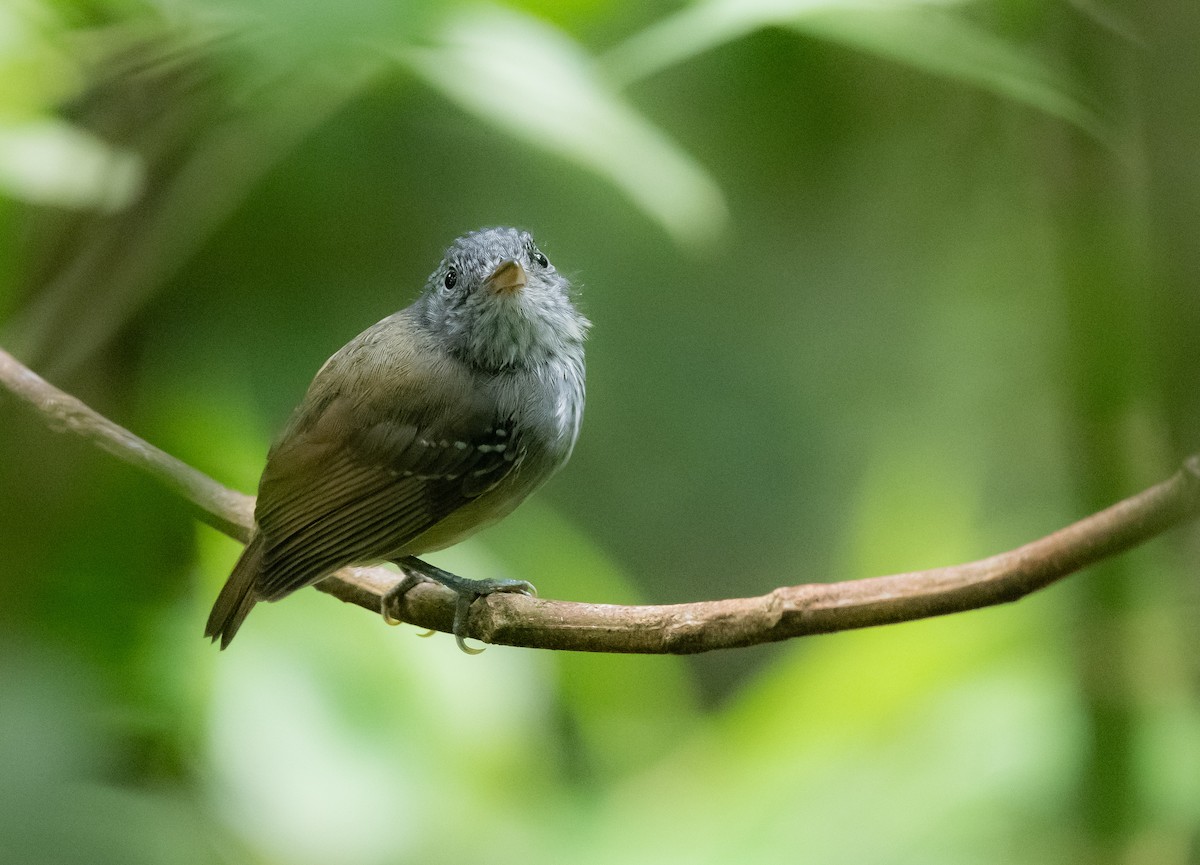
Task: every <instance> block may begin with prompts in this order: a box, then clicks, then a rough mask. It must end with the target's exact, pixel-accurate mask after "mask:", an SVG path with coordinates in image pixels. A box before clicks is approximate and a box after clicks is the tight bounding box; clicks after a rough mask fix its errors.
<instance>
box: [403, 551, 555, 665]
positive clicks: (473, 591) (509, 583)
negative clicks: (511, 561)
mask: <svg viewBox="0 0 1200 865" xmlns="http://www.w3.org/2000/svg"><path fill="white" fill-rule="evenodd" d="M397 564H398V565H400V567H401V569H402V570H403V571H404V574H405V579H404V580H402V581H401V582H400V583H398V584H397V585H396V586H395V588H393V589H391V590H390V591H389V592H388V593H387V595H385V596H384V599H383V608H384V610H385V613H384V620H385V621H386V620H388V619H389V618H390V617H389V616H388V615H387V613H386V610H387V609H388V607H389V606H390V604H391V603H392V602H393V601H394V600H395V599H397V598H399V597H400V596H401V595H403V594H404V593H405V592H407V591H409V590H410V589H411V588H412V587H413V586H415V585H416V584H417V583H419V582H423V581H425V580H433V581H434V582H437V583H441V584H442V585H443V586H445V587H446V588H448V589H450V590H451V591H453V592H454V593H455V594H457V595H458V603H457V604H455V606H454V627H453V628H452V631H453V633H454V640H455V642H457V643H458V647H459V648H460V649H462V650H463V651H464V652H466V653H467V654H468V655H478V654H479V653H480V652H482V651H483V649H472V648H471V647H470V646H468V645H467V644H466V639H465V638H466V630H467V620H468V619H469V618H470V615H471V604H473V603H474V602H475V599H476V598H481V597H483V596H484V595H491V594H495V593H496V592H515V593H517V594H521V595H530V596H536V595H537V589H535V588H534V587H533V583H530V582H528V581H526V580H507V579H486V580H472V579H468V578H467V577H460V576H458V574H452V573H450V572H449V571H443V570H442V569H441V568H438V567H435V566H433V565H431V564H429V563H428V562H423V561H421V560H420V559H418V558H413V557H410V558H406V559H403V560H402V561H400V562H397ZM429 633H433V632H432V631H430V632H429ZM423 636H428V635H427V634H426V635H423Z"/></svg>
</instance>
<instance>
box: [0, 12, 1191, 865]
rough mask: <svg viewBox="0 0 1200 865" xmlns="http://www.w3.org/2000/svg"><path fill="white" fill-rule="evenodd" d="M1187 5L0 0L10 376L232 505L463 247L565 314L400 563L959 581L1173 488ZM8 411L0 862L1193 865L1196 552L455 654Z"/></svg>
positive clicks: (617, 573) (693, 585) (692, 584)
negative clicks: (482, 232)
mask: <svg viewBox="0 0 1200 865" xmlns="http://www.w3.org/2000/svg"><path fill="white" fill-rule="evenodd" d="M1198 44H1200V6H1197V4H1195V3H1194V2H1190V0H1148V2H1143V3H1132V2H1128V3H1126V2H1115V3H1104V4H1100V3H1095V4H1093V3H1091V2H1090V0H1083V2H1076V3H1071V4H1068V3H1061V2H1034V0H979V2H974V3H960V2H936V3H935V2H911V0H891V2H879V3H866V2H832V0H824V2H822V0H807V2H804V0H749V2H734V0H702V2H697V3H695V4H693V5H690V6H689V5H680V4H676V3H666V2H651V3H634V2H621V0H576V2H569V3H551V2H529V3H525V4H509V5H507V6H484V5H474V4H470V5H464V4H459V3H433V2H421V0H407V2H401V0H344V2H339V3H319V2H316V0H304V2H300V3H293V2H283V0H247V2H244V3H237V2H234V0H228V2H226V0H204V2H201V0H194V2H177V3H171V2H166V0H160V2H157V3H153V2H143V0H94V2H74V3H72V2H65V0H62V2H53V0H0V346H3V347H4V348H6V349H7V350H10V351H12V352H13V353H14V354H16V355H17V356H18V357H19V358H20V359H21V360H22V361H24V362H26V363H28V364H29V365H30V366H32V367H33V368H34V369H36V370H37V371H38V372H39V373H41V374H43V375H45V376H46V377H47V378H49V379H50V380H51V381H53V382H54V383H56V384H58V385H59V386H61V387H63V388H64V389H66V390H68V391H70V392H71V393H74V394H76V395H78V396H80V397H81V398H82V399H84V400H85V401H87V402H88V403H89V404H91V405H93V406H94V407H96V408H97V409H98V410H100V411H101V412H103V413H104V414H106V415H107V416H109V417H111V418H113V419H114V420H115V421H117V422H118V423H121V424H123V425H125V426H127V427H128V428H130V429H132V430H133V431H135V432H137V433H138V434H140V435H142V436H144V437H145V438H147V439H148V440H150V441H151V442H153V443H155V444H157V445H158V446H160V447H162V448H164V449H166V450H167V451H169V452H171V453H173V454H175V455H177V456H179V457H180V458H182V459H184V460H186V461H187V462H189V463H191V464H193V465H195V466H197V467H199V468H201V469H202V470H204V471H206V472H209V473H210V474H212V475H213V476H214V477H216V478H218V479H219V480H221V481H223V482H225V483H227V484H229V485H231V486H234V487H237V488H239V489H242V490H246V491H252V490H253V488H254V486H255V483H256V481H257V476H258V472H259V471H260V470H261V466H262V463H263V458H264V455H265V452H266V448H267V445H268V444H269V442H270V439H271V436H272V435H273V434H274V432H275V431H276V430H278V428H279V427H280V426H281V424H282V423H283V420H284V419H285V417H286V415H287V413H288V411H289V410H290V408H291V407H292V406H293V405H294V404H295V403H296V401H297V400H298V399H299V397H300V395H301V394H302V393H303V390H304V387H305V385H306V384H307V382H308V380H309V378H310V377H311V376H312V374H313V372H314V371H315V370H316V369H317V367H318V366H319V365H320V364H321V363H322V362H323V360H324V359H325V358H326V357H327V356H328V355H329V354H330V353H332V352H333V351H334V350H336V349H337V348H338V347H339V346H340V345H342V344H343V343H344V342H346V341H347V340H348V339H350V338H351V337H352V336H353V335H355V334H356V333H357V332H358V331H360V330H361V329H363V328H364V327H365V326H367V325H368V324H370V323H372V322H374V321H376V320H377V319H379V318H381V317H383V316H384V315H386V314H388V313H390V312H392V311H394V310H395V309H397V308H399V307H401V306H404V305H406V304H407V303H409V302H410V300H411V299H412V298H413V297H414V296H415V294H416V292H417V291H418V289H419V288H420V286H421V284H422V282H423V280H424V278H425V276H426V275H427V274H428V273H429V272H430V271H431V270H432V269H433V268H434V266H435V265H436V264H437V261H438V259H439V257H440V255H441V252H442V250H443V249H444V248H445V246H446V245H447V244H448V243H449V241H450V240H451V239H453V238H454V237H455V236H456V235H458V234H461V233H463V232H464V231H467V230H471V229H474V228H477V227H480V226H483V225H493V224H516V225H520V226H522V227H525V228H528V229H530V230H531V231H532V232H533V233H534V235H535V236H536V237H537V238H538V241H539V243H540V245H541V247H542V248H543V249H544V250H545V251H546V253H547V255H549V256H550V258H551V260H552V261H554V263H555V264H556V265H557V267H558V268H559V269H560V270H561V271H563V272H565V273H567V274H569V275H570V276H571V277H572V278H573V279H574V280H575V282H576V283H577V284H578V285H580V286H581V292H580V301H579V302H580V305H581V306H582V308H583V309H584V311H585V312H586V313H587V314H588V316H589V317H590V318H591V319H592V320H593V321H594V323H595V327H594V329H593V332H592V337H591V341H590V343H589V347H588V391H589V392H588V410H587V414H586V418H585V422H584V428H583V434H582V437H581V439H580V442H579V445H578V447H577V449H576V453H575V456H574V458H573V460H572V462H571V464H570V465H569V466H568V467H567V468H566V469H565V470H564V471H563V472H561V473H560V474H559V475H558V476H556V477H555V478H554V480H553V481H552V482H551V483H550V484H549V485H548V486H547V487H546V488H545V490H544V491H542V492H541V493H539V494H538V495H537V496H536V497H535V498H534V500H532V501H530V502H529V503H527V504H526V505H524V506H523V507H522V508H521V509H520V510H518V511H517V513H516V514H514V515H513V516H512V517H511V518H509V519H508V520H506V521H505V522H504V523H502V524H501V525H499V526H497V527H495V528H493V529H491V530H489V531H487V532H486V533H484V534H483V535H481V536H479V537H478V538H475V539H472V540H470V541H469V542H467V543H464V544H462V545H461V546H459V547H457V548H455V549H453V550H451V551H447V552H446V553H445V554H441V555H440V556H438V557H435V561H437V562H438V563H440V564H442V565H443V566H445V567H448V568H450V569H452V570H456V571H458V572H461V573H465V574H469V575H473V576H487V575H506V576H519V577H521V578H525V579H529V580H531V581H533V582H534V583H536V584H537V586H538V587H539V590H540V592H541V594H542V595H543V596H546V597H553V598H562V599H571V600H579V601H595V602H670V601H686V600H700V599H707V598H718V597H725V596H739V595H751V594H761V593H764V592H766V591H769V590H770V589H771V588H773V587H775V586H778V585H787V584H794V583H801V582H813V581H823V580H835V579H849V578H855V577H864V576H870V575H876V574H884V573H894V572H899V571H905V570H911V569H918V568H924V567H933V566H938V565H946V564H953V563H956V562H960V561H967V560H970V559H974V558H981V557H983V556H986V555H990V554H992V553H995V552H998V551H1001V550H1004V549H1008V548H1010V547H1013V546H1017V545H1019V544H1020V543H1023V542H1024V541H1027V540H1030V539H1032V538H1034V537H1037V536H1039V535H1041V534H1045V533H1047V532H1049V531H1051V530H1053V529H1055V528H1057V527H1059V526H1061V525H1064V524H1066V523H1067V522H1070V521H1071V520H1073V519H1076V518H1078V517H1080V516H1082V515H1084V514H1086V513H1088V512H1090V511H1093V510H1097V509H1099V508H1101V507H1103V506H1105V505H1107V504H1109V503H1111V502H1112V501H1115V500H1117V499H1119V498H1121V497H1124V496H1126V495H1129V494H1132V493H1133V492H1136V491H1137V490H1139V489H1141V488H1143V487H1145V486H1148V485H1149V484H1151V483H1154V482H1156V481H1158V480H1160V479H1162V478H1163V477H1165V476H1166V475H1168V474H1169V473H1170V472H1171V471H1173V470H1174V468H1175V467H1176V466H1177V465H1178V463H1179V462H1180V460H1182V459H1183V458H1184V457H1185V456H1186V455H1187V454H1188V453H1190V452H1194V451H1195V450H1197V448H1198V447H1200V445H1198V442H1200V363H1198V361H1200V350H1198V345H1200V294H1198V288H1200V244H1198V243H1197V241H1196V237H1197V228H1198V226H1200V168H1198V167H1197V165H1198V162H1197V159H1198V156H1197V155H1198V154H1200V54H1198V53H1197V51H1196V45H1198ZM237 553H238V545H237V544H236V543H235V542H233V541H231V540H229V539H226V538H224V537H222V536H219V535H218V534H217V533H216V532H215V531H213V530H211V529H209V528H207V527H205V526H203V525H199V524H197V523H196V522H195V521H194V520H193V518H192V515H191V512H190V511H189V510H188V509H187V508H186V507H185V506H184V505H183V504H182V503H181V502H180V501H178V500H176V499H174V498H173V497H172V496H171V495H170V494H168V493H166V492H164V491H162V490H161V489H159V488H158V487H157V486H155V485H154V483H153V482H152V481H150V480H149V479H147V478H145V477H142V476H140V475H138V474H136V473H135V472H134V471H133V470H131V469H129V468H127V467H125V466H122V465H119V464H117V463H115V462H114V461H113V460H111V459H110V458H109V457H107V456H105V455H103V454H101V453H100V452H98V451H96V450H95V449H94V448H92V447H90V446H88V445H85V444H83V443H81V442H79V441H76V440H73V439H72V438H70V437H66V436H57V435H53V434H51V433H50V432H48V431H47V430H46V429H45V427H44V426H43V425H42V424H41V422H40V421H39V420H38V419H37V418H36V417H35V416H34V415H33V414H32V413H31V412H29V411H28V410H27V409H26V408H24V407H22V406H18V405H17V404H16V403H15V402H14V401H13V400H11V399H5V398H4V397H3V395H0V767H2V768H0V861H4V862H13V863H74V862H79V863H210V862H229V863H233V862H254V863H279V865H285V863H286V865H292V863H295V865H307V863H330V862H337V863H347V865H360V863H361V865H374V863H403V862H422V863H462V862H468V861H471V862H480V863H492V862H496V863H509V862H529V863H539V862H545V863H558V862H564V861H570V862H574V863H640V862H647V863H656V865H668V863H675V862H679V863H683V862H688V863H706V862H711V863H726V862H751V863H785V862H786V863H791V862H820V863H840V862H845V863H921V865H929V863H937V862H947V863H951V862H953V863H993V862H994V863H1022V862H1028V863H1041V862H1050V861H1053V862H1068V861H1069V862H1095V863H1151V862H1152V863H1156V865H1158V863H1166V865H1171V863H1180V865H1183V863H1192V865H1195V863H1200V660H1198V659H1200V651H1198V650H1200V576H1198V574H1200V567H1198V565H1197V562H1198V561H1200V535H1198V534H1197V531H1196V529H1195V528H1194V527H1192V528H1187V529H1183V530H1179V531H1176V532H1174V533H1172V534H1171V535H1169V536H1167V537H1165V538H1163V539H1160V540H1158V541H1155V542H1153V543H1151V544H1149V545H1147V546H1146V547H1144V548H1143V549H1141V550H1138V551H1136V552H1135V553H1132V554H1129V555H1126V556H1123V557H1121V558H1119V559H1117V560H1113V561H1111V562H1109V563H1107V564H1105V565H1103V566H1098V567H1094V568H1091V569H1089V570H1088V571H1087V572H1085V573H1083V574H1081V575H1079V576H1077V577H1073V578H1071V579H1069V580H1067V581H1066V582H1064V583H1062V584H1060V585H1058V586H1056V587H1054V588H1052V589H1049V590H1047V591H1045V592H1042V593H1040V594H1038V595H1035V596H1033V597H1031V598H1028V599H1026V600H1025V601H1023V602H1021V603H1020V604H1017V605H1013V606H1007V607H1003V608H992V609H988V610H983V611H979V612H974V613H970V614H964V615H959V616H954V617H949V618H945V619H940V620H934V621H927V622H919V623H913V624H906V625H900V626H892V627H888V628H883V629H876V630H871V631H864V632H859V633H848V634H841V635H836V636H828V637H817V638H809V639H804V640H798V641H793V642H790V643H787V644H782V645H775V646H766V647H756V648H753V649H746V650H737V651H729V652H722V653H715V654H712V655H708V656H702V657H697V658H690V659H679V658H663V657H618V656H585V655H573V654H568V653H548V652H538V651H530V650H516V649H508V648H503V647H492V648H489V649H488V650H487V652H485V653H484V654H483V655H482V656H480V657H477V658H470V657H467V656H465V655H462V654H461V653H459V652H458V651H457V650H456V649H455V647H454V645H453V642H452V641H451V640H450V639H449V638H447V637H444V636H439V637H434V638H431V639H429V640H418V639H415V638H414V636H413V634H414V630H413V629H412V628H407V627H404V628H399V629H390V628H386V627H384V625H383V624H382V622H380V621H379V620H377V619H375V618H372V617H371V616H370V615H369V614H368V613H365V612H364V611H362V610H360V609H357V608H353V607H349V606H345V605H341V604H339V603H337V602H336V601H334V600H332V599H331V598H329V597H326V596H323V595H320V594H318V593H316V592H313V591H305V592H301V593H299V594H297V595H296V596H293V597H292V598H289V599H288V600H287V601H286V602H285V603H282V604H279V605H271V606H262V607H260V608H259V609H257V610H256V611H255V613H254V616H253V617H252V618H251V619H250V620H249V623H248V625H247V626H246V628H245V629H244V630H243V632H242V633H241V634H240V635H239V638H238V640H237V642H236V643H235V644H234V645H233V647H232V648H231V649H230V650H229V651H228V652H226V653H224V654H220V653H218V652H217V651H216V650H215V649H213V648H212V647H211V646H209V645H208V644H207V642H205V641H203V640H202V639H201V638H200V632H201V630H202V626H203V621H204V618H205V615H206V613H207V609H208V607H209V605H210V604H211V602H212V599H213V597H214V596H215V594H216V592H217V590H218V588H219V586H220V584H221V582H222V581H223V579H224V578H225V576H226V575H227V573H228V571H229V569H230V567H231V566H232V563H233V561H234V560H235V558H236V556H237Z"/></svg>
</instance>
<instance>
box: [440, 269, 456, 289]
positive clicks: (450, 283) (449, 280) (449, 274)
mask: <svg viewBox="0 0 1200 865" xmlns="http://www.w3.org/2000/svg"><path fill="white" fill-rule="evenodd" d="M457 282H458V271H457V270H455V269H454V268H453V267H452V268H450V269H449V270H447V271H446V278H445V279H443V280H442V285H444V286H446V288H454V286H455V284H456V283H457Z"/></svg>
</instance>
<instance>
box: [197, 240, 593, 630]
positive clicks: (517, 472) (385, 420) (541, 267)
mask: <svg viewBox="0 0 1200 865" xmlns="http://www.w3.org/2000/svg"><path fill="white" fill-rule="evenodd" d="M590 327H591V323H590V322H589V321H588V319H587V318H586V317H585V316H584V315H583V314H582V313H580V312H579V310H578V309H577V308H576V306H575V303H574V292H573V289H572V286H571V284H570V282H569V281H568V279H567V278H566V277H564V276H563V275H562V274H561V273H560V272H559V271H558V270H557V269H556V268H555V267H554V265H552V264H551V263H550V261H549V260H548V259H547V258H546V256H545V255H544V254H543V253H542V251H541V249H540V248H539V247H538V245H537V244H536V243H535V242H534V239H533V237H532V236H531V235H530V234H529V232H527V231H523V230H519V229H516V228H509V227H496V228H485V229H480V230H478V231H473V232H470V233H467V234H464V235H463V236H461V237H459V238H457V239H456V240H455V241H454V242H453V243H452V244H451V245H450V246H449V248H448V249H447V250H446V252H445V255H444V256H443V258H442V260H441V263H440V264H439V265H438V267H437V269H436V270H434V271H433V273H432V274H430V276H429V278H428V280H427V281H426V284H425V286H424V289H423V290H422V291H421V293H420V294H419V296H418V297H417V299H416V300H415V301H414V302H413V303H412V304H411V305H410V306H408V307H406V308H404V309H402V310H400V311H399V312H396V313H394V314H392V315H390V316H388V317H387V318H384V319H383V320H382V321H380V322H378V323H376V324H374V325H372V326H371V327H369V328H367V329H366V330H365V331H363V332H362V333H361V334H359V335H358V336H356V337H355V338H354V339H352V340H351V341H350V342H349V343H347V344H346V345H345V346H344V347H342V348H341V349H340V350H339V351H337V352H336V353H335V354H334V355H333V356H332V357H330V358H329V359H328V360H327V361H326V362H325V364H324V365H323V366H322V367H321V368H320V370H319V371H318V372H317V374H316V376H315V377H314V378H313V380H312V383H311V384H310V385H309V387H308V390H307V392H306V393H305V395H304V398H303V399H302V400H301V402H300V404H299V405H298V406H297V407H296V409H295V410H294V411H293V413H292V415H291V417H290V418H289V420H288V421H287V423H286V425H285V426H284V428H283V431H282V433H281V434H280V435H279V437H278V438H277V439H276V441H275V442H274V444H273V445H272V446H271V448H270V451H269V452H268V455H267V462H266V467H265V468H264V470H263V473H262V477H261V479H260V481H259V485H258V498H257V501H256V504H255V510H254V523H255V524H254V529H253V534H252V536H251V538H250V540H249V542H248V543H247V545H246V548H245V550H244V551H243V552H242V554H241V557H240V558H239V559H238V561H237V563H236V564H235V565H234V568H233V571H232V573H231V574H230V576H229V578H228V579H227V580H226V582H225V584H224V586H223V587H222V589H221V591H220V593H219V595H218V597H217V599H216V602H215V603H214V604H213V607H212V612H211V613H210V614H209V617H208V621H207V624H206V627H205V631H204V633H205V636H207V637H209V638H211V639H212V641H213V642H217V641H219V642H220V644H221V648H222V649H225V648H227V647H228V646H229V644H230V642H231V641H232V640H233V638H234V636H235V635H236V634H237V632H238V629H239V628H241V626H242V623H243V622H244V621H245V619H246V617H247V616H248V615H249V613H250V611H251V610H252V609H253V608H254V606H255V604H257V603H258V602H260V601H277V600H279V599H281V598H284V597H286V596H287V595H290V594H291V593H292V592H295V591H297V590H298V589H301V588H303V587H305V586H310V585H312V584H314V583H317V582H319V581H320V580H323V579H325V578H326V577H328V576H329V575H330V574H332V573H333V572H335V571H337V570H338V569H339V568H342V567H345V566H347V565H359V564H368V563H373V562H385V561H387V562H394V563H396V564H397V565H398V566H400V568H401V570H402V571H403V572H405V574H406V576H405V578H404V579H402V580H401V581H400V582H399V583H398V584H397V585H396V587H395V588H393V589H392V590H391V591H389V592H388V593H387V594H385V596H384V597H383V599H382V603H381V613H382V614H383V616H384V618H385V619H387V620H389V621H394V620H392V619H391V617H390V616H389V614H388V610H389V608H390V607H391V604H392V603H393V602H394V601H395V600H396V599H397V598H398V596H399V595H400V594H402V593H403V592H404V591H407V590H408V589H410V588H411V587H412V586H413V585H415V584H416V583H417V582H420V581H423V580H434V581H436V582H439V583H442V584H443V585H446V586H447V587H449V588H450V589H452V590H453V591H454V592H455V593H456V594H457V596H458V603H457V605H456V611H455V619H454V628H453V630H454V635H455V638H456V640H457V642H458V645H459V647H460V648H462V649H463V650H464V651H467V652H470V653H472V654H474V653H475V652H477V651H482V649H478V650H475V649H470V648H468V647H467V645H466V643H465V642H464V641H463V640H464V633H463V632H464V629H465V626H466V620H467V617H468V615H469V610H470V605H471V603H472V602H473V601H474V600H475V599H476V598H477V597H479V596H481V595H486V594H490V593H492V592H497V591H501V592H520V593H525V594H533V593H534V589H533V586H532V585H531V584H530V583H528V582H526V581H524V580H510V579H501V578H490V579H468V578H465V577H460V576H458V575H455V574H451V573H449V572H447V571H443V570H442V569H440V568H437V567H435V566H433V565H430V564H429V563H427V562H425V561H423V560H421V559H419V558H417V557H418V556H420V555H423V554H425V553H430V552H433V551H436V550H440V549H444V548H446V547H449V546H451V545H453V544H456V543H458V542H459V541H461V540H463V539H464V538H466V537H468V536H469V535H472V534H474V533H475V532H477V531H478V530H480V529H482V528H484V527H485V526H488V525H491V524H492V523H495V522H496V521H497V520H499V519H501V518H503V517H504V516H506V515H507V514H509V513H510V512H511V511H512V510H513V509H514V508H516V507H517V505H519V504H520V503H521V502H522V501H523V500H524V499H525V498H526V497H527V496H529V494H530V493H532V492H533V491H534V490H536V489H537V488H538V487H540V486H541V485H542V484H543V483H545V481H546V480H548V479H549V478H550V476H551V475H553V474H554V473H555V472H556V471H558V470H559V469H560V468H561V467H562V466H563V465H564V464H565V463H566V462H567V460H568V459H569V458H570V456H571V452H572V450H573V449H574V447H575V442H576V439H577V438H578V436H579V429H580V424H581V421H582V417H583V407H584V397H585V389H584V342H585V340H586V338H587V334H588V331H589V329H590Z"/></svg>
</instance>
